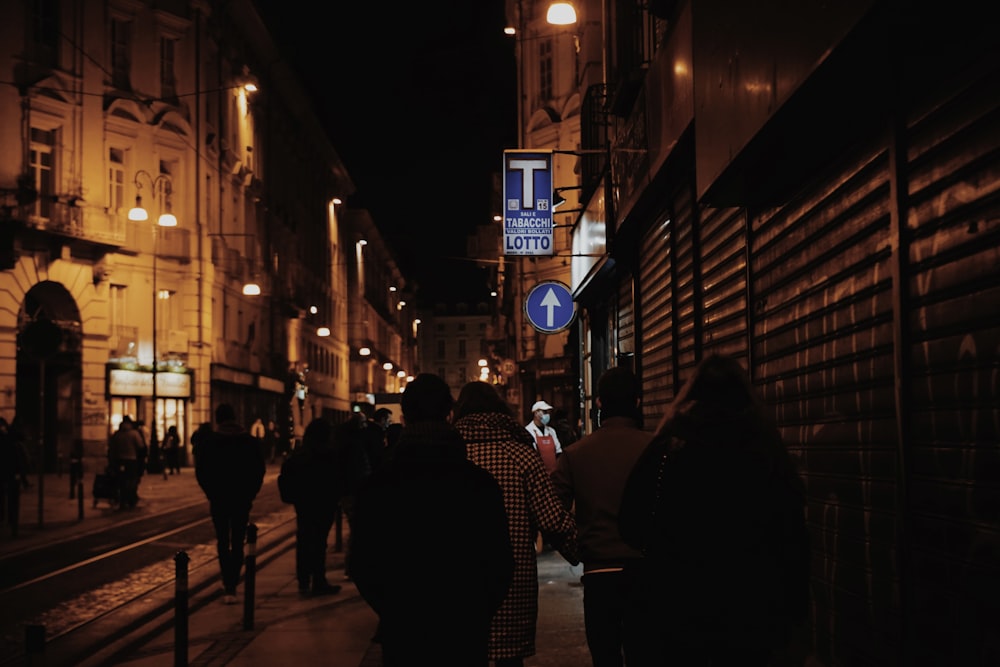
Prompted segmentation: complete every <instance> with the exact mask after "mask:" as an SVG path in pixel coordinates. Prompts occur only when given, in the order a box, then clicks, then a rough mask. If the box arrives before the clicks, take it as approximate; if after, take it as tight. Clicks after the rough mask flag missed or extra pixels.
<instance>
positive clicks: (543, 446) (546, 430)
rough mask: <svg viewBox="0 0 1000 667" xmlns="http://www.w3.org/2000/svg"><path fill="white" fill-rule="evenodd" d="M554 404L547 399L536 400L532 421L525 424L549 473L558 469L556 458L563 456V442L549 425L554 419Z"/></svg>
mask: <svg viewBox="0 0 1000 667" xmlns="http://www.w3.org/2000/svg"><path fill="white" fill-rule="evenodd" d="M552 409H553V408H552V406H551V405H549V404H548V403H546V402H545V401H535V404H534V405H532V406H531V421H530V422H528V423H527V424H526V425H525V427H524V428H525V429H527V431H528V433H530V434H531V437H532V438H533V439H534V442H533V444H534V446H535V449H537V450H538V453H539V454H541V456H542V461H543V462H544V463H545V469H546V470H548V471H549V474H551V473H552V471H553V470H555V469H556V459H557V458H559V457H560V456H562V443H560V442H559V434H558V433H556V430H555V429H554V428H552V427H551V426H549V422H550V421H551V420H552Z"/></svg>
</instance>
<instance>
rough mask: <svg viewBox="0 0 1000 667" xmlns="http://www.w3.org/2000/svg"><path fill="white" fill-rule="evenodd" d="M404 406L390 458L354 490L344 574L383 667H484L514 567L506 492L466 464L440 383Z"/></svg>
mask: <svg viewBox="0 0 1000 667" xmlns="http://www.w3.org/2000/svg"><path fill="white" fill-rule="evenodd" d="M401 407H402V412H403V423H404V426H403V431H402V433H401V435H400V439H399V442H398V443H397V445H396V452H395V455H394V456H393V458H392V460H391V461H390V462H388V463H386V464H385V465H384V466H380V467H379V468H378V469H377V470H376V471H375V472H373V473H372V475H371V477H370V478H369V480H368V482H367V483H365V484H364V485H362V487H361V488H360V489H359V490H358V494H357V497H356V503H355V507H354V509H355V515H354V521H353V523H352V524H351V530H352V535H351V547H350V549H351V551H350V561H349V563H348V565H349V568H350V569H349V570H348V574H349V575H350V576H351V578H352V579H353V580H354V582H355V584H356V585H357V587H358V591H359V592H360V593H361V595H362V596H363V597H364V598H365V600H366V601H367V602H368V604H369V605H370V606H371V607H372V609H373V610H375V612H376V613H377V614H378V615H379V621H380V622H379V632H378V636H379V639H380V641H381V644H382V660H383V663H382V664H383V665H384V666H385V667H399V666H401V665H406V666H410V665H447V666H450V667H458V666H461V667H486V666H487V664H488V657H487V649H488V644H489V629H490V619H491V618H492V617H493V614H494V613H495V612H496V610H497V608H498V607H499V606H500V603H501V601H502V600H503V598H504V596H505V595H506V593H507V589H508V588H509V586H510V582H511V577H512V575H513V568H514V562H513V555H512V551H511V546H510V535H509V533H508V531H507V517H506V512H505V510H504V505H503V494H502V491H501V489H500V486H499V485H498V484H497V482H496V480H495V479H494V478H493V476H492V475H490V473H489V472H487V471H485V470H483V469H482V468H480V467H478V466H476V465H475V464H474V463H472V462H471V461H469V460H467V459H466V457H465V443H464V441H463V440H462V436H461V434H459V432H458V431H457V430H455V428H454V427H453V426H452V425H451V424H449V423H448V419H449V416H450V414H451V408H452V397H451V393H450V391H449V389H448V385H447V383H445V381H444V380H442V379H441V378H440V377H438V376H436V375H430V374H426V373H423V374H420V375H418V376H417V378H416V379H414V380H413V381H412V382H410V383H409V384H407V387H406V391H405V392H404V393H403V397H402V402H401ZM429 599H433V604H432V605H431V606H429V605H428V600H429Z"/></svg>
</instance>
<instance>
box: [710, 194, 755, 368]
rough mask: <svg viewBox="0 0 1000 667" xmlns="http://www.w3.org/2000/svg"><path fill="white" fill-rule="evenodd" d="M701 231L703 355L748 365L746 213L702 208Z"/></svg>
mask: <svg viewBox="0 0 1000 667" xmlns="http://www.w3.org/2000/svg"><path fill="white" fill-rule="evenodd" d="M700 231H701V233H700V236H701V239H700V241H701V280H702V292H703V295H702V301H703V303H704V306H703V312H704V316H703V318H702V319H703V324H702V328H703V331H702V337H703V343H702V348H703V350H702V351H703V354H704V355H705V356H707V355H709V354H713V353H715V354H723V355H726V356H730V357H736V358H737V359H739V360H740V361H741V362H742V363H743V365H744V366H748V365H749V361H748V359H747V355H748V353H749V344H748V340H747V258H746V247H747V246H746V213H745V211H744V210H743V209H738V208H716V209H703V210H702V212H701V223H700Z"/></svg>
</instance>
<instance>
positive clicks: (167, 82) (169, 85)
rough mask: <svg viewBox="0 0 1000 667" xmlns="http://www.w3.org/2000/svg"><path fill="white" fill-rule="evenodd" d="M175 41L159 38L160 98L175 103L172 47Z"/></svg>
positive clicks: (175, 43)
mask: <svg viewBox="0 0 1000 667" xmlns="http://www.w3.org/2000/svg"><path fill="white" fill-rule="evenodd" d="M176 45H177V41H176V40H173V39H168V38H166V37H161V38H160V97H161V98H162V99H163V100H164V101H167V102H174V103H176V102H177V79H176V78H175V77H174V47H175V46H176Z"/></svg>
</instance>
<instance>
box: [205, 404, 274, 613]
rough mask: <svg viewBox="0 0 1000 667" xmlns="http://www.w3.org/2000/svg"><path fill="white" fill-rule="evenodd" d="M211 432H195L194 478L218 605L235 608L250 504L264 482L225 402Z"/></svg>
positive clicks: (249, 440)
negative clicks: (206, 512) (213, 557)
mask: <svg viewBox="0 0 1000 667" xmlns="http://www.w3.org/2000/svg"><path fill="white" fill-rule="evenodd" d="M215 424H216V428H215V431H212V432H210V433H202V432H201V431H199V433H198V438H197V443H196V449H195V469H194V470H195V477H196V478H197V480H198V485H199V486H200V487H201V489H202V491H204V492H205V496H206V497H207V498H208V503H209V509H210V511H211V514H212V524H213V526H214V527H215V539H216V545H217V550H218V554H219V568H220V569H221V571H222V588H223V591H224V596H223V602H224V603H226V604H236V602H237V600H236V587H237V585H238V584H239V580H240V572H241V571H242V569H243V559H244V550H243V542H244V540H245V539H246V534H247V524H249V522H250V510H251V508H252V507H253V501H254V499H255V498H256V497H257V493H258V492H259V491H260V487H261V485H262V484H263V483H264V470H265V464H264V456H263V454H262V453H261V450H260V447H259V446H258V444H257V441H256V439H255V438H254V437H253V436H252V435H250V433H248V432H247V431H246V430H245V429H244V428H243V427H242V426H240V425H239V424H238V423H237V422H236V412H235V411H234V410H233V406H231V405H229V404H228V403H220V404H219V406H218V407H217V408H216V409H215Z"/></svg>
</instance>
